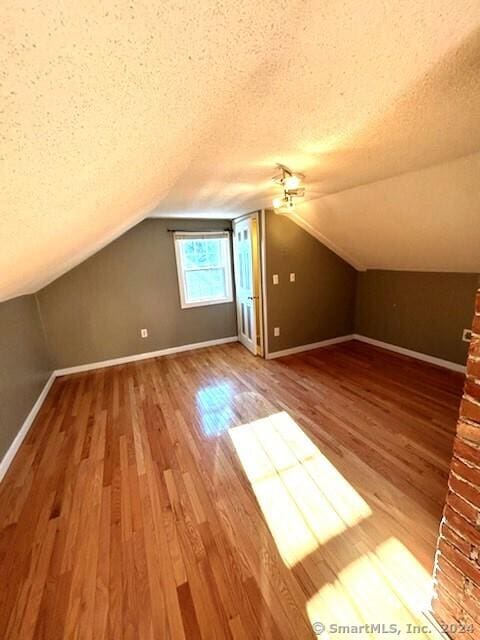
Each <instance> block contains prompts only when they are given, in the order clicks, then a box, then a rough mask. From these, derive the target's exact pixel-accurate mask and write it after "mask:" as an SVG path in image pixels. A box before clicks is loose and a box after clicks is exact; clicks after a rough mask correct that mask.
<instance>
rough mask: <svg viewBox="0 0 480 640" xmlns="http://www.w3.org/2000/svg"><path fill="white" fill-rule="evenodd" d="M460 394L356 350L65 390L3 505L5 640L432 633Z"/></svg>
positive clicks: (24, 456) (74, 383) (13, 473)
mask: <svg viewBox="0 0 480 640" xmlns="http://www.w3.org/2000/svg"><path fill="white" fill-rule="evenodd" d="M462 384H463V376H462V375H460V374H455V373H451V372H448V371H446V370H441V369H438V368H435V367H433V366H430V365H426V364H422V363H419V362H416V361H413V360H410V359H408V358H404V357H402V356H398V355H396V354H392V353H388V352H385V351H382V350H380V349H376V348H374V347H370V346H367V345H365V344H362V343H359V342H350V343H344V344H341V345H338V346H335V347H331V348H325V349H319V350H316V351H311V352H308V353H304V354H301V355H297V356H290V357H288V358H283V359H280V360H276V361H264V360H261V359H259V358H254V357H252V356H251V355H250V354H249V353H248V352H247V351H246V350H244V349H243V347H241V346H240V345H238V344H230V345H225V346H223V347H215V348H211V349H204V350H201V351H195V352H190V353H184V354H179V355H176V356H170V357H164V358H157V359H152V360H145V361H141V362H137V363H132V364H128V365H122V366H117V367H111V368H106V369H102V370H97V371H93V372H89V373H84V374H77V375H74V376H68V377H63V378H59V379H57V380H56V381H55V383H54V386H53V387H52V389H51V391H50V393H49V395H48V398H47V400H46V402H45V404H44V406H43V407H42V409H41V412H40V414H39V416H38V418H37V420H36V422H35V424H34V426H33V428H32V430H31V431H30V433H29V435H28V437H27V439H26V441H25V442H24V444H23V445H22V447H21V450H20V451H19V454H18V455H17V457H16V459H15V460H14V463H13V465H12V467H11V468H10V470H9V472H8V474H7V476H6V479H5V480H4V482H3V484H2V486H1V490H0V531H1V534H0V562H1V576H2V580H1V584H0V637H1V638H2V639H5V638H8V639H21V640H30V639H35V640H40V639H48V640H55V639H57V638H58V639H60V638H61V639H69V638H81V639H84V638H85V639H87V638H88V639H92V640H99V639H103V638H109V639H111V640H120V639H121V638H128V639H130V638H132V639H134V638H135V639H136V640H138V639H141V640H150V639H155V640H160V639H164V638H173V639H174V640H181V639H182V638H203V639H209V638H221V639H224V638H232V639H234V640H239V639H247V638H248V639H251V638H271V639H272V640H273V639H275V640H278V639H282V638H284V639H292V640H293V639H298V638H312V637H315V630H316V631H320V628H319V625H320V623H322V624H325V625H326V626H327V631H328V630H329V629H328V628H330V631H335V629H332V627H330V625H333V624H337V625H354V624H356V625H360V624H367V623H371V624H381V623H384V624H386V625H389V624H401V625H406V624H407V623H414V622H416V621H421V622H422V624H424V620H423V618H422V615H421V611H422V609H423V608H424V607H425V602H426V601H428V592H429V574H430V572H431V569H432V561H433V555H434V549H435V540H436V535H437V529H438V523H439V518H440V513H441V509H442V505H443V500H444V496H445V492H446V482H447V471H448V464H449V460H450V455H451V448H452V442H453V434H454V429H455V421H456V416H457V411H458V404H459V398H460V395H461V388H462ZM312 625H316V626H315V627H313V626H312ZM340 631H341V630H340ZM361 631H362V632H358V633H356V634H355V637H370V636H382V635H383V634H382V632H381V630H380V631H379V630H378V629H375V628H374V629H371V628H366V629H363V630H361ZM330 635H331V637H332V636H333V635H335V637H347V636H348V635H349V634H348V633H346V630H345V629H344V630H343V633H341V632H338V633H336V634H334V633H331V634H330ZM419 635H420V636H421V635H422V634H417V635H416V636H415V637H418V636H419ZM426 635H428V634H426ZM323 637H328V635H327V633H325V634H324V636H323ZM350 637H351V635H350ZM430 637H431V636H430Z"/></svg>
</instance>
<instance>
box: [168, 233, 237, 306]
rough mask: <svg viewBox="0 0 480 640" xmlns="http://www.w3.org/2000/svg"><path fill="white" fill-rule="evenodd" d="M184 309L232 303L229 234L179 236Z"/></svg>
mask: <svg viewBox="0 0 480 640" xmlns="http://www.w3.org/2000/svg"><path fill="white" fill-rule="evenodd" d="M175 254H176V257H177V269H178V286H179V289H180V302H181V305H182V309H186V308H188V307H200V306H202V305H207V304H220V303H222V302H232V300H233V295H232V265H231V258H230V235H229V233H228V232H211V233H179V232H178V233H175Z"/></svg>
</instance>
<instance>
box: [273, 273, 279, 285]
mask: <svg viewBox="0 0 480 640" xmlns="http://www.w3.org/2000/svg"><path fill="white" fill-rule="evenodd" d="M278 283H279V278H278V273H274V274H273V284H278Z"/></svg>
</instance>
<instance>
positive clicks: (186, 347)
mask: <svg viewBox="0 0 480 640" xmlns="http://www.w3.org/2000/svg"><path fill="white" fill-rule="evenodd" d="M237 340H238V336H230V337H229V338H219V339H218V340H207V341H206V342H194V343H193V344H183V345H181V346H179V347H169V348H168V349H159V350H158V351H147V352H146V353H136V354H134V355H133V356H125V357H123V358H113V359H112V360H103V361H102V362H90V363H88V364H81V365H78V366H77V367H67V368H66V369H57V370H56V371H55V375H56V376H57V377H58V376H66V375H69V374H70V373H81V372H82V371H91V370H93V369H103V368H104V367H113V366H115V365H116V364H126V363H127V362H135V361H137V360H148V359H149V358H158V357H159V356H168V355H171V354H173V353H181V352H183V351H193V350H194V349H203V348H205V347H215V346H217V345H219V344H227V343H228V342H237Z"/></svg>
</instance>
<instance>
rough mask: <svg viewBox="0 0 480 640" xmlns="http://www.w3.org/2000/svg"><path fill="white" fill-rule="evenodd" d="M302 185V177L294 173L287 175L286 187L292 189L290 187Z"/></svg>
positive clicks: (296, 187)
mask: <svg viewBox="0 0 480 640" xmlns="http://www.w3.org/2000/svg"><path fill="white" fill-rule="evenodd" d="M299 186H300V178H299V177H298V176H295V175H292V176H287V177H286V178H285V188H286V189H288V190H290V189H298V187H299Z"/></svg>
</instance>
